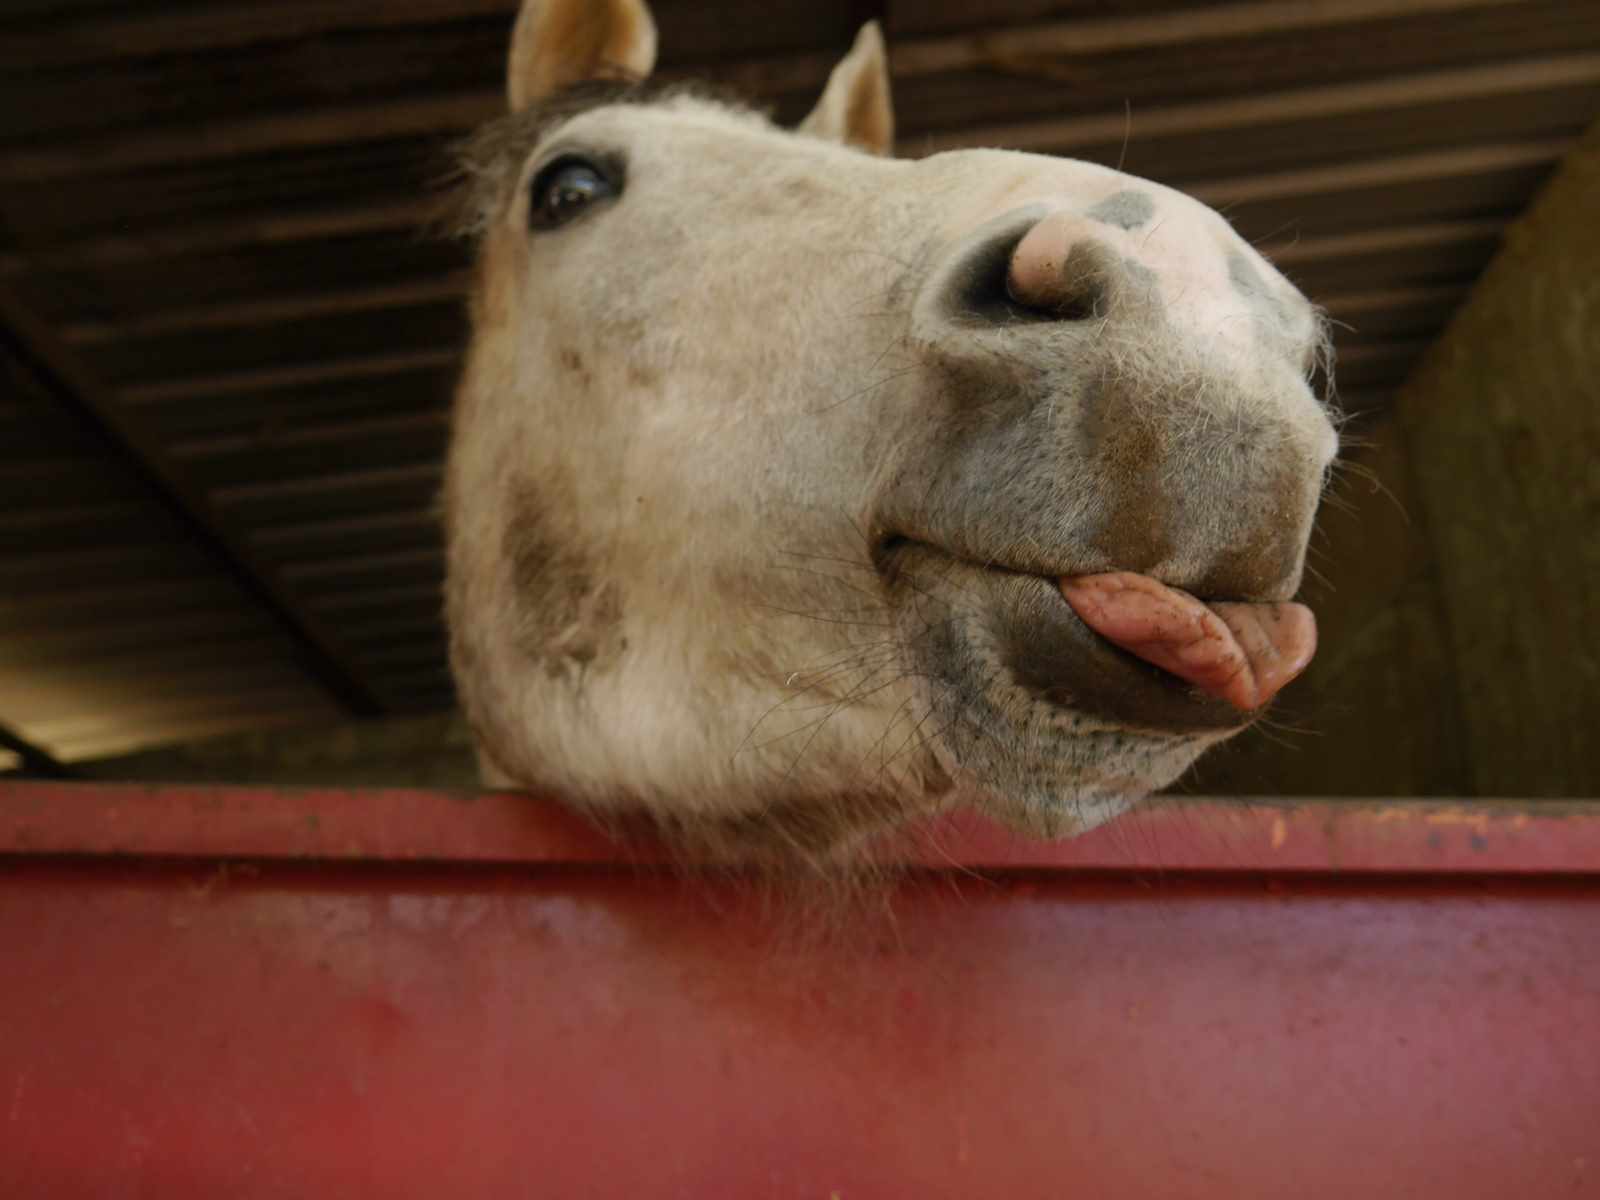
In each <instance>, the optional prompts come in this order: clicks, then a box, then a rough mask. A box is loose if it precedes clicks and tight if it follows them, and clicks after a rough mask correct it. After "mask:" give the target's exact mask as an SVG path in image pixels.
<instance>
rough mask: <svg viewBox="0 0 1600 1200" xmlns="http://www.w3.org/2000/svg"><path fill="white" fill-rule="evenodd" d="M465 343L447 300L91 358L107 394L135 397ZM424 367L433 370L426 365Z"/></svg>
mask: <svg viewBox="0 0 1600 1200" xmlns="http://www.w3.org/2000/svg"><path fill="white" fill-rule="evenodd" d="M466 341H467V312H466V306H465V305H464V304H462V303H461V302H460V301H459V300H454V299H453V300H449V301H445V302H442V303H440V302H429V303H422V304H411V305H405V306H403V307H396V308H389V309H382V310H377V311H366V312H348V313H336V314H328V315H320V316H306V317H295V318H293V319H291V320H285V321H271V322H264V323H262V324H259V325H236V326H229V327H227V328H217V329H211V330H208V331H207V332H206V334H205V336H203V337H197V336H195V334H193V333H191V332H187V331H173V332H170V333H159V334H152V335H148V336H143V337H133V338H128V339H125V340H119V341H114V342H105V343H102V344H100V345H97V346H96V347H95V348H94V351H93V357H94V362H95V366H96V369H97V370H98V371H99V372H100V374H101V377H102V378H104V379H106V380H107V381H108V382H109V383H110V384H112V386H114V387H116V388H119V389H120V388H124V387H126V388H129V389H138V388H140V387H141V386H142V385H144V384H146V383H152V384H155V383H160V382H163V381H168V380H183V379H185V378H196V377H199V378H204V377H208V376H209V377H215V376H217V375H222V374H226V375H229V376H231V377H238V376H241V375H243V376H246V377H252V378H254V377H259V373H260V372H275V373H281V372H287V371H292V370H295V369H297V368H310V369H316V370H323V369H324V368H325V367H333V366H337V365H338V364H340V363H346V362H351V361H365V360H369V359H375V358H377V359H381V358H383V357H384V356H385V355H387V354H390V353H393V352H394V351H395V350H397V349H400V350H403V352H404V353H405V354H406V356H407V358H408V361H412V362H416V361H419V360H418V358H417V356H418V355H419V354H420V353H422V352H423V351H424V350H427V351H434V352H437V353H440V354H446V353H449V354H452V355H454V354H459V348H460V347H462V346H464V345H465V344H466ZM423 365H425V366H429V365H436V363H435V362H433V361H432V360H427V361H424V362H423ZM300 378H301V380H302V381H304V380H305V379H306V378H308V377H307V376H304V375H302V376H300ZM334 378H344V379H348V378H350V376H349V375H343V376H335V377H334Z"/></svg>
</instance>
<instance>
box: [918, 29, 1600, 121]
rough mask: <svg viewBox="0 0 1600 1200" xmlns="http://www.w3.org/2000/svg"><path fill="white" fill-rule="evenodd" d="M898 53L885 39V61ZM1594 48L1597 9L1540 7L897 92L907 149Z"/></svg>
mask: <svg viewBox="0 0 1600 1200" xmlns="http://www.w3.org/2000/svg"><path fill="white" fill-rule="evenodd" d="M972 11H973V12H974V13H978V12H979V11H980V10H977V9H974V10H972ZM980 19H981V17H980ZM900 45H901V43H900V42H899V41H898V40H897V39H895V38H894V37H893V36H891V37H890V54H891V57H892V58H896V59H897V49H898V48H899V46H900ZM1597 46H1600V8H1596V7H1595V6H1594V5H1587V4H1572V3H1570V2H1568V0H1545V2H1542V3H1537V4H1531V5H1516V6H1508V7H1495V8H1485V9H1477V10H1472V11H1464V12H1450V13H1441V12H1430V11H1427V10H1421V11H1418V12H1416V13H1410V12H1402V13H1397V14H1395V15H1393V16H1391V17H1388V18H1385V19H1381V20H1375V21H1370V22H1357V23H1353V24H1348V25H1327V26H1322V27H1318V28H1314V29H1310V28H1308V29H1289V30H1286V31H1283V32H1280V33H1272V32H1256V33H1252V34H1245V35H1241V36H1235V37H1216V38H1208V39H1206V40H1205V42H1204V43H1203V46H1200V47H1197V46H1196V45H1195V44H1194V43H1185V42H1175V43H1172V44H1170V45H1137V44H1130V45H1128V46H1125V47H1115V48H1107V49H1101V50H1096V51H1077V50H1072V49H1067V50H1063V51H1061V52H1060V53H1056V54H1048V53H1035V54H1031V55H1029V54H1024V55H1015V56H1010V57H1007V58H1004V59H998V60H991V61H990V62H988V63H985V64H982V65H976V66H973V67H969V68H963V69H960V70H951V71H948V72H941V73H936V74H931V75H918V76H912V75H907V74H905V73H903V72H899V71H897V72H896V74H895V83H894V88H895V101H896V107H897V117H898V119H899V129H900V133H901V135H902V138H903V139H904V142H905V145H906V146H907V147H908V148H912V149H914V148H915V147H916V145H917V139H919V138H921V137H923V136H926V135H929V134H934V135H943V134H945V133H948V132H951V131H954V130H957V129H960V128H962V127H964V126H974V125H988V124H996V123H1005V122H1014V121H1019V120H1024V119H1030V118H1031V119H1047V118H1061V117H1090V116H1119V115H1122V114H1124V113H1125V112H1126V111H1127V110H1128V109H1129V108H1131V110H1132V113H1133V116H1134V118H1135V119H1138V118H1139V117H1140V115H1141V114H1142V113H1143V112H1145V111H1146V110H1147V109H1149V108H1153V107H1163V106H1170V105H1176V104H1181V103H1184V102H1189V101H1194V100H1214V99H1220V98H1225V97H1235V98H1239V97H1248V96H1251V95H1256V94H1260V93H1264V92H1275V91H1284V90H1291V89H1295V88H1310V87H1318V86H1326V85H1333V84H1343V83H1354V82H1357V81H1361V80H1382V79H1386V78H1388V79H1399V78H1406V79H1410V80H1413V81H1418V82H1421V81H1425V79H1426V77H1427V75H1428V74H1430V73H1431V72H1433V71H1439V70H1449V69H1456V68H1470V67H1472V66H1474V65H1477V64H1480V63H1484V62H1486V61H1488V60H1493V61H1509V60H1512V59H1515V58H1521V57H1530V58H1532V57H1539V56H1543V55H1550V54H1564V53H1570V52H1573V51H1578V50H1583V49H1589V50H1593V49H1595V48H1596V47H1597ZM896 65H898V62H896Z"/></svg>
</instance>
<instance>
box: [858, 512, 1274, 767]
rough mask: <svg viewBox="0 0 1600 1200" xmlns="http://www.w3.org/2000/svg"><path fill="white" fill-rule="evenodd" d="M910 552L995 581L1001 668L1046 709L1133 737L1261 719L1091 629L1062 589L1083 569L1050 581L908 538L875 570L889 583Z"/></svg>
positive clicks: (882, 555)
mask: <svg viewBox="0 0 1600 1200" xmlns="http://www.w3.org/2000/svg"><path fill="white" fill-rule="evenodd" d="M910 547H920V548H922V549H924V550H926V551H928V552H931V553H932V554H934V555H936V556H938V557H940V558H944V559H948V560H951V561H954V562H956V563H959V564H961V565H963V566H965V567H966V568H968V569H969V570H971V571H972V572H973V573H974V575H975V577H976V578H977V579H978V580H980V581H981V580H987V581H990V583H991V585H992V586H993V589H994V591H993V594H992V596H991V599H992V600H993V601H994V603H993V605H992V607H991V612H990V617H991V621H992V626H993V633H994V637H995V641H996V643H997V646H996V648H997V650H998V651H999V655H1000V658H1001V661H1002V662H1003V663H1004V665H1005V666H1006V668H1007V669H1008V670H1009V671H1010V673H1011V675H1012V677H1013V679H1014V680H1015V682H1016V683H1017V685H1018V686H1020V687H1022V688H1023V689H1025V690H1026V691H1028V692H1030V693H1033V694H1034V695H1036V696H1038V697H1039V698H1040V699H1041V700H1042V701H1044V702H1045V703H1047V704H1050V705H1052V706H1054V707H1057V708H1066V709H1070V710H1072V711H1074V712H1080V713H1083V714H1085V715H1088V716H1090V717H1099V718H1104V719H1110V720H1112V721H1114V722H1116V723H1117V724H1118V725H1119V726H1121V727H1123V728H1126V729H1128V730H1143V731H1148V732H1152V733H1157V734H1163V735H1169V736H1170V735H1174V734H1177V735H1184V734H1188V735H1194V734H1205V733H1227V732H1232V731H1235V730H1238V729H1242V728H1244V727H1245V726H1247V725H1249V724H1250V723H1251V722H1253V721H1254V720H1255V719H1256V718H1257V717H1258V716H1260V710H1257V711H1248V712H1247V711H1243V710H1240V709H1238V708H1235V707H1234V706H1233V705H1231V704H1229V703H1227V702H1226V701H1224V700H1220V699H1217V698H1215V697H1212V696H1207V695H1205V694H1204V693H1202V692H1200V691H1199V690H1198V689H1196V688H1195V687H1194V686H1192V685H1191V684H1189V683H1187V682H1185V681H1184V680H1182V679H1179V678H1178V677H1177V676H1175V675H1173V674H1171V673H1169V672H1167V671H1165V670H1162V669H1161V668H1160V667H1156V666H1153V665H1151V664H1150V663H1148V662H1145V661H1144V660H1143V659H1140V658H1139V657H1137V656H1136V655H1133V654H1130V653H1129V652H1128V651H1126V650H1124V649H1122V648H1121V647H1119V646H1117V645H1115V644H1113V643H1112V642H1110V641H1108V640H1107V639H1106V638H1104V637H1102V636H1101V635H1100V634H1099V633H1097V632H1096V631H1095V630H1093V629H1091V628H1090V627H1089V626H1088V624H1087V623H1085V622H1084V620H1083V619H1082V618H1081V617H1079V616H1078V614H1077V613H1076V612H1074V611H1073V610H1072V606H1071V605H1070V604H1068V603H1067V601H1066V598H1065V597H1064V596H1063V595H1062V594H1061V590H1060V587H1059V580H1060V579H1061V577H1062V576H1064V575H1073V574H1082V573H1083V571H1084V568H1082V567H1077V568H1071V569H1067V570H1063V571H1061V572H1060V574H1055V573H1053V571H1052V573H1050V574H1045V573H1041V572H1040V571H1039V570H1037V569H1034V568H1022V567H1016V566H1012V565H1010V564H1007V563H1004V562H977V561H974V560H972V559H970V558H967V557H965V556H963V555H961V554H958V553H955V552H953V551H950V550H947V549H945V548H944V547H942V546H940V545H938V544H937V543H934V542H930V541H927V540H925V539H922V538H917V537H912V536H909V535H890V536H887V537H885V538H883V539H881V540H880V542H879V544H878V549H877V551H876V552H875V553H874V555H873V560H874V561H873V565H874V566H875V567H876V568H877V570H878V572H879V574H880V575H881V576H883V577H884V578H885V579H888V580H892V579H893V577H894V574H895V570H896V568H895V559H896V558H897V557H898V556H899V554H900V553H903V552H905V551H906V550H908V549H909V548H910ZM1201 599H1204V598H1203V597H1202V598H1201ZM1205 602H1207V603H1210V602H1211V601H1209V600H1206V601H1205ZM1024 614H1026V615H1024Z"/></svg>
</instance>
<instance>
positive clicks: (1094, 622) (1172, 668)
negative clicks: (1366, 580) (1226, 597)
mask: <svg viewBox="0 0 1600 1200" xmlns="http://www.w3.org/2000/svg"><path fill="white" fill-rule="evenodd" d="M1061 594H1062V595H1064V596H1065V597H1066V598H1067V603H1068V604H1070V605H1072V610H1073V611H1074V612H1075V613H1077V614H1078V616H1080V617H1081V618H1083V623H1084V624H1085V625H1087V626H1088V627H1089V628H1090V629H1092V630H1094V631H1095V632H1096V633H1098V634H1099V635H1100V636H1101V637H1103V638H1105V639H1106V641H1108V642H1110V643H1112V644H1113V645H1116V646H1121V647H1122V648H1123V649H1124V650H1126V651H1127V652H1128V653H1129V654H1133V655H1137V656H1138V657H1139V658H1142V659H1144V661H1145V662H1147V663H1152V664H1154V665H1155V666H1158V667H1160V668H1161V669H1162V670H1163V671H1168V672H1170V673H1171V674H1173V675H1176V676H1177V677H1178V678H1179V679H1183V680H1186V681H1187V682H1189V683H1192V684H1194V686H1195V687H1197V688H1199V689H1200V690H1201V691H1202V692H1205V693H1207V694H1208V695H1212V696H1216V697H1217V698H1218V699H1221V700H1226V701H1227V702H1228V703H1229V704H1231V705H1233V706H1234V707H1235V708H1241V709H1245V710H1246V711H1248V710H1250V709H1256V708H1260V707H1261V706H1262V705H1263V704H1265V703H1266V702H1267V701H1268V700H1271V699H1272V697H1273V696H1275V695H1277V694H1278V691H1279V689H1281V688H1282V687H1283V685H1284V684H1286V683H1288V682H1289V681H1290V680H1291V679H1293V678H1294V677H1295V676H1296V675H1298V674H1300V672H1301V671H1303V670H1305V669H1306V664H1307V663H1309V662H1310V661H1311V656H1312V654H1313V653H1315V652H1316V649H1317V621H1316V618H1315V617H1313V616H1312V615H1311V610H1310V609H1309V608H1307V607H1306V606H1305V605H1303V604H1240V603H1233V602H1224V603H1218V604H1202V603H1201V602H1200V601H1199V600H1196V599H1195V598H1194V597H1193V596H1191V595H1190V594H1189V593H1188V592H1180V591H1178V590H1177V589H1176V588H1170V587H1168V586H1167V585H1166V584H1164V583H1158V582H1156V581H1155V580H1154V579H1151V578H1150V577H1149V576H1148V575H1136V574H1134V573H1133V572H1132V571H1113V572H1110V573H1108V574H1105V575H1078V576H1070V577H1068V578H1065V579H1063V580H1062V581H1061Z"/></svg>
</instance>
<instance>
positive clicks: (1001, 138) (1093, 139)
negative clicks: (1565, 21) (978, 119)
mask: <svg viewBox="0 0 1600 1200" xmlns="http://www.w3.org/2000/svg"><path fill="white" fill-rule="evenodd" d="M1597 111H1600V53H1589V54H1576V55H1564V56H1558V57H1544V58H1537V59H1531V60H1519V61H1513V62H1496V63H1494V64H1491V65H1489V66H1486V67H1473V68H1467V69H1463V70H1456V71H1438V72H1430V73H1429V74H1427V75H1420V76H1399V77H1393V76H1390V77H1385V78H1381V79H1377V80H1364V81H1361V82H1358V83H1345V84H1338V85H1333V86H1326V87H1303V86H1301V87H1295V88H1292V89H1289V90H1285V91H1281V92H1264V91H1253V92H1251V93H1250V94H1248V95H1246V96H1242V97H1228V98H1222V99H1211V100H1204V101H1196V102H1190V103H1187V104H1182V105H1172V106H1167V107H1157V108H1151V107H1145V108H1142V109H1140V110H1138V111H1137V112H1134V111H1129V112H1126V113H1125V112H1110V113H1103V114H1098V115H1095V116H1083V117H1075V118H1068V119H1061V118H1053V119H1048V120H1033V121H1027V122H1020V123H1012V124H1007V125H998V126H996V125H985V126H967V127H962V128H959V129H952V130H949V131H948V132H945V133H941V134H939V135H936V136H930V137H926V138H920V139H913V140H912V141H911V142H910V143H909V148H911V149H912V150H913V151H914V152H915V153H918V154H922V153H938V152H941V151H945V150H951V149H957V148H960V147H962V146H969V145H979V146H999V147H1003V148H1007V149H1015V150H1026V151H1032V152H1036V153H1042V154H1063V155H1068V156H1071V157H1076V158H1086V159H1090V160H1093V161H1097V162H1105V163H1110V164H1113V165H1115V164H1117V163H1121V164H1122V165H1123V166H1124V167H1125V169H1127V170H1129V171H1131V172H1133V173H1134V174H1138V175H1147V176H1150V177H1151V178H1156V179H1160V180H1162V181H1163V182H1178V183H1180V184H1181V183H1182V182H1183V181H1187V180H1193V179H1195V178H1200V177H1208V176H1217V175H1224V174H1227V173H1229V172H1234V173H1237V172H1241V171H1250V172H1252V173H1264V172H1270V171H1275V170H1281V169H1283V168H1285V167H1289V166H1294V165H1297V164H1301V163H1313V162H1317V161H1325V162H1343V161H1348V160H1349V159H1350V158H1351V157H1352V156H1359V157H1364V158H1382V157H1385V156H1389V155H1393V154H1398V153H1402V152H1408V151H1419V150H1435V151H1436V150H1441V149H1445V148H1448V147H1451V146H1452V145H1455V144H1459V143H1463V142H1472V143H1482V142H1494V141H1501V142H1507V143H1509V142H1512V141H1514V140H1517V139H1529V140H1541V139H1548V138H1550V137H1551V136H1552V135H1565V136H1568V137H1573V136H1576V135H1577V134H1578V133H1581V132H1582V130H1583V129H1584V128H1586V127H1587V125H1588V123H1589V121H1590V120H1591V119H1592V115H1593V114H1594V113H1595V112H1597ZM1224 134H1225V135H1226V136H1221V135H1224Z"/></svg>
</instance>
